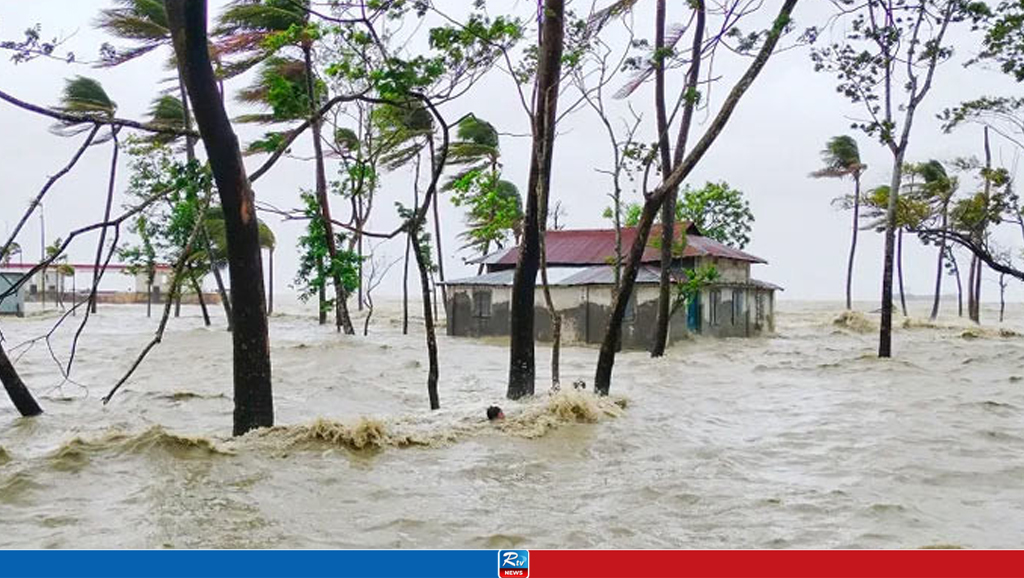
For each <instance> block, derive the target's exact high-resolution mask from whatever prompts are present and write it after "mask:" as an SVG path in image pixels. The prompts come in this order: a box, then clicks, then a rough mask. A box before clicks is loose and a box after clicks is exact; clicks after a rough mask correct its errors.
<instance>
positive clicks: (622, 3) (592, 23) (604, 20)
mask: <svg viewBox="0 0 1024 578" xmlns="http://www.w3.org/2000/svg"><path fill="white" fill-rule="evenodd" d="M636 3H637V0H617V1H616V2H613V3H612V4H611V5H609V6H607V7H605V8H602V9H601V10H598V11H597V12H594V13H593V14H592V15H591V16H590V18H589V19H588V21H587V33H588V35H593V34H597V33H598V32H600V31H601V29H602V28H604V27H605V25H607V24H608V22H610V21H611V20H612V18H615V17H618V16H621V15H623V14H625V13H626V12H628V11H630V10H631V9H632V8H633V6H635V5H636Z"/></svg>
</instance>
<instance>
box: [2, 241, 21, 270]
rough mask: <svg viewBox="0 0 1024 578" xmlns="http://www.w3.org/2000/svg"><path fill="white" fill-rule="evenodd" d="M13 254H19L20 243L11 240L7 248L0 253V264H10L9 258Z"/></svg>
mask: <svg viewBox="0 0 1024 578" xmlns="http://www.w3.org/2000/svg"><path fill="white" fill-rule="evenodd" d="M15 255H21V245H19V244H18V243H17V242H11V244H10V245H9V246H8V247H7V249H6V250H5V251H4V252H3V253H2V254H0V265H10V263H11V258H13V257H14V256H15Z"/></svg>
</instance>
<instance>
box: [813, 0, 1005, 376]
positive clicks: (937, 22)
mask: <svg viewBox="0 0 1024 578" xmlns="http://www.w3.org/2000/svg"><path fill="white" fill-rule="evenodd" d="M987 12H988V7H987V6H986V5H985V4H984V3H980V2H971V1H969V0H900V1H899V2H893V1H891V0H866V1H865V2H864V3H862V4H861V5H858V6H856V7H851V8H846V7H845V6H841V11H840V13H839V14H837V16H836V18H835V19H833V26H834V27H836V28H837V29H840V27H846V28H845V29H844V30H843V32H842V34H843V37H842V38H841V39H840V40H838V41H836V42H832V43H829V44H827V45H825V46H823V47H820V48H817V49H815V50H814V51H812V60H813V62H814V69H815V70H817V71H827V72H830V73H832V74H834V75H835V76H836V79H837V90H838V92H839V93H840V94H842V95H843V96H845V97H846V98H848V99H849V100H850V101H851V102H853V103H855V104H858V105H860V106H861V107H862V108H863V111H864V112H865V113H866V114H867V118H865V119H864V120H863V121H858V122H856V123H855V124H854V125H853V126H854V128H857V129H859V130H861V131H863V132H864V133H865V134H867V135H869V136H872V137H875V138H877V139H878V141H879V142H880V143H881V144H882V145H883V146H885V148H886V149H888V150H889V152H890V153H891V154H892V179H891V181H890V184H889V191H890V194H888V195H887V200H888V208H887V211H886V223H885V252H884V254H883V256H882V261H883V270H882V299H881V300H882V303H881V308H882V319H881V323H880V328H879V335H878V356H879V357H891V356H892V308H893V264H894V253H895V248H896V246H895V245H896V231H897V229H898V226H897V223H896V216H897V214H896V213H897V206H898V200H899V196H900V185H901V184H902V182H903V164H904V162H905V157H906V153H907V148H908V146H909V143H910V135H911V129H912V127H913V124H914V117H915V115H916V113H917V110H918V108H919V107H920V106H921V103H922V102H923V101H924V99H925V97H926V96H927V95H928V93H929V92H930V91H931V88H932V81H933V79H934V76H935V71H936V69H937V68H938V65H939V64H941V63H943V62H945V61H947V60H949V58H950V57H951V56H952V54H953V46H952V45H951V44H950V43H949V41H948V39H947V37H946V33H947V31H948V30H949V28H950V25H953V24H956V23H960V22H964V21H968V20H977V19H978V18H980V17H982V16H984V15H985V14H986V13H987ZM899 117H902V118H899Z"/></svg>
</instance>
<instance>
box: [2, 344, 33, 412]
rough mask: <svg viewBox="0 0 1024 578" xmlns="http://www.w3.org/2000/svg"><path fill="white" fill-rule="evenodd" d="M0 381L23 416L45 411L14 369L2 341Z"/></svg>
mask: <svg viewBox="0 0 1024 578" xmlns="http://www.w3.org/2000/svg"><path fill="white" fill-rule="evenodd" d="M0 382H3V384H4V389H5V390H7V397H9V398H11V402H12V403H13V404H14V407H15V409H17V410H18V413H20V414H21V415H22V416H23V417H32V416H34V415H39V414H41V413H43V409H42V408H41V407H39V404H38V403H36V400H35V398H34V397H32V392H31V391H29V390H28V387H26V386H25V382H24V381H22V380H21V376H20V375H18V370H16V369H14V365H13V364H12V363H11V360H10V359H8V358H7V353H6V352H5V351H4V347H3V344H2V343H0Z"/></svg>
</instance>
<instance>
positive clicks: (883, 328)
mask: <svg viewBox="0 0 1024 578" xmlns="http://www.w3.org/2000/svg"><path fill="white" fill-rule="evenodd" d="M905 152H906V149H904V148H902V147H901V148H899V149H898V150H897V152H896V155H895V156H894V158H893V163H892V180H891V181H890V183H889V206H888V207H887V209H886V217H885V252H884V253H883V255H882V321H881V323H880V324H879V331H878V357H892V281H893V279H892V278H893V260H894V259H893V257H894V254H895V251H896V202H897V199H898V198H899V194H900V183H901V179H902V178H903V155H904V153H905Z"/></svg>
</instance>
